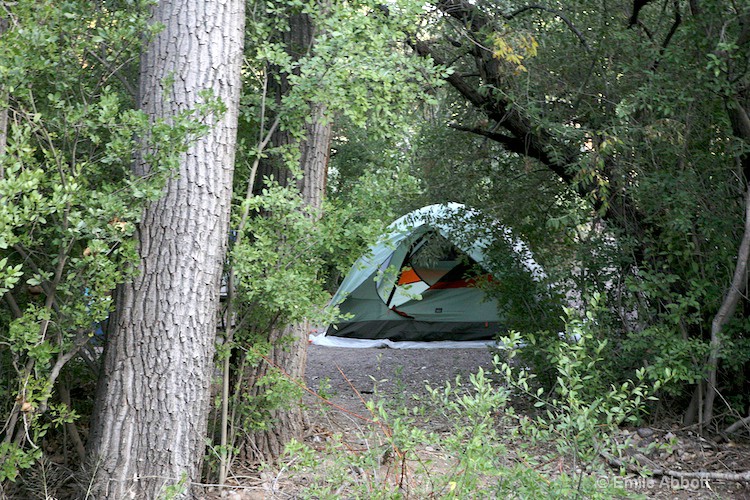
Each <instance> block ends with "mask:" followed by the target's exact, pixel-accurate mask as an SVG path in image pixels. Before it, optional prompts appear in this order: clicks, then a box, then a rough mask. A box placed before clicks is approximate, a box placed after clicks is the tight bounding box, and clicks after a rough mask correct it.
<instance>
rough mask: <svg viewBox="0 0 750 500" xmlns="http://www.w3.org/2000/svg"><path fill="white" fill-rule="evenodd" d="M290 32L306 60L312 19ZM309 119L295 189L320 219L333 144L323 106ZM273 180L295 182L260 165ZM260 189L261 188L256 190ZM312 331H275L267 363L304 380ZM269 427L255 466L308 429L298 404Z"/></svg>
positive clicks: (245, 451) (257, 440) (263, 367)
mask: <svg viewBox="0 0 750 500" xmlns="http://www.w3.org/2000/svg"><path fill="white" fill-rule="evenodd" d="M289 24H290V30H289V32H287V33H285V34H284V42H285V44H286V47H287V50H288V51H289V52H290V54H291V55H292V56H293V57H299V56H300V55H301V54H304V53H305V52H306V51H307V50H308V49H309V47H310V46H311V45H312V43H313V26H312V23H311V21H310V18H309V17H308V16H306V15H304V14H296V15H292V16H290V20H289ZM271 91H272V93H273V94H275V96H276V98H277V99H280V98H281V97H282V96H283V95H285V94H286V92H288V91H289V88H288V86H287V85H286V78H285V76H284V75H281V78H280V82H279V83H278V84H275V85H273V86H272V87H271ZM310 111H311V119H310V120H309V122H308V124H307V125H306V127H305V139H304V140H303V141H302V142H301V143H299V144H298V146H299V148H300V153H301V154H300V168H301V170H302V179H300V180H299V181H297V182H296V185H297V189H299V192H300V194H301V195H302V198H303V201H304V203H305V204H306V205H307V206H309V207H312V208H314V209H315V212H316V213H319V210H320V208H321V204H322V202H323V193H324V191H325V180H326V175H327V170H328V159H329V153H330V142H331V123H330V121H327V120H325V119H324V114H325V108H324V106H322V105H319V104H312V105H311V107H310ZM293 141H294V139H293V138H292V136H291V134H289V133H288V132H286V131H278V132H277V133H275V134H274V137H273V139H272V143H273V145H274V146H283V145H289V144H294V142H293ZM263 176H269V177H272V178H274V179H276V180H277V181H278V182H279V183H280V184H281V185H284V186H286V185H289V184H290V183H291V182H293V181H294V180H293V178H292V177H291V173H290V172H289V171H288V170H287V169H286V168H285V167H283V166H281V165H280V164H279V163H276V162H273V161H269V162H262V163H261V165H260V168H259V170H258V176H257V178H258V179H262V178H263ZM259 184H260V183H259V182H257V183H256V185H259ZM308 332H309V328H308V325H307V324H306V323H303V324H296V325H286V326H282V327H276V328H273V329H272V331H271V332H270V334H269V340H270V342H271V344H272V345H273V347H272V349H271V352H270V353H269V356H268V358H269V359H268V360H269V361H270V362H271V363H272V364H273V365H275V366H276V367H278V368H280V369H281V370H283V372H284V373H285V374H286V375H287V376H290V377H293V378H295V379H302V378H303V377H304V374H305V363H306V359H307V357H306V354H307V352H306V349H307V344H308V340H307V337H308ZM269 369H271V368H270V364H269V363H261V364H260V365H258V366H257V367H254V368H253V369H251V370H250V372H249V373H248V381H247V384H248V386H249V389H248V392H249V393H250V395H251V396H255V395H257V394H259V393H260V392H261V391H263V390H264V388H263V387H259V386H257V385H256V382H257V381H258V380H260V379H261V378H262V377H264V376H265V375H266V374H267V373H268V371H269ZM270 418H271V423H270V425H269V428H268V429H267V430H264V431H257V432H253V433H251V434H250V435H249V436H248V437H247V439H246V440H245V442H244V443H243V444H242V453H241V455H242V457H243V458H244V459H245V460H249V461H251V462H272V461H274V460H276V459H277V458H278V457H279V455H280V454H281V453H282V452H283V451H284V446H285V445H286V444H287V443H288V442H289V440H290V439H292V438H298V439H299V438H300V437H301V435H302V432H303V430H304V427H305V415H304V412H303V411H302V408H300V405H298V404H292V405H291V406H289V407H287V408H280V409H275V410H272V411H271V415H270Z"/></svg>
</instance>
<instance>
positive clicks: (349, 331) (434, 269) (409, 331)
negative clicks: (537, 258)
mask: <svg viewBox="0 0 750 500" xmlns="http://www.w3.org/2000/svg"><path fill="white" fill-rule="evenodd" d="M480 218H481V215H480V214H479V213H478V212H477V211H475V210H472V209H468V208H466V207H464V206H463V205H460V204H458V203H450V204H447V205H430V206H428V207H424V208H421V209H419V210H416V211H414V212H411V213H409V214H407V215H405V216H403V217H401V218H400V219H398V220H397V221H396V222H394V223H393V224H391V225H390V226H389V227H388V230H387V232H386V233H385V234H384V235H383V236H381V238H380V240H379V241H378V242H377V243H376V244H375V245H373V246H372V247H371V248H370V249H369V251H368V252H367V253H365V254H364V255H363V256H362V257H360V258H359V260H357V262H356V263H355V264H354V265H353V266H352V268H351V270H350V271H349V274H348V275H347V276H346V278H345V279H344V281H343V282H342V283H341V286H340V287H339V289H338V291H337V292H336V294H335V295H334V296H333V298H332V300H331V305H332V306H338V307H339V310H340V312H341V313H342V314H343V315H345V317H346V318H347V319H345V320H344V321H342V322H340V323H338V324H334V325H331V326H330V327H329V328H328V330H327V332H326V335H328V336H337V337H348V338H358V339H389V340H394V341H415V340H416V341H439V340H480V339H492V338H493V337H495V336H496V335H497V334H498V333H499V332H500V331H502V329H503V319H502V316H501V313H500V311H498V308H497V306H496V303H495V302H494V301H492V300H489V299H487V298H486V296H485V293H484V291H483V290H482V288H481V287H479V286H475V285H476V284H477V283H478V282H481V281H483V280H491V279H492V276H491V274H490V272H491V269H490V266H489V265H488V264H487V262H486V261H485V251H486V249H487V248H488V247H489V245H490V244H491V243H492V238H491V236H490V231H488V230H486V231H481V230H480V228H483V227H486V225H482V224H481V222H480ZM477 233H479V234H480V236H479V237H477ZM482 234H483V236H482ZM501 234H503V235H504V238H505V239H506V241H507V242H508V243H509V246H510V247H511V248H512V250H513V252H515V253H516V254H517V257H518V259H519V261H520V262H521V263H522V264H523V265H524V266H525V267H526V269H527V271H529V272H530V273H531V276H532V277H533V278H535V279H539V278H540V277H542V276H543V274H544V273H543V271H542V269H541V267H540V266H539V265H538V264H536V262H534V260H533V258H532V256H531V253H530V252H529V250H528V249H527V247H526V245H525V244H524V243H523V242H521V241H520V240H517V239H513V237H512V235H511V233H510V231H509V230H507V229H505V228H502V231H501Z"/></svg>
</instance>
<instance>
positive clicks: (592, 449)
mask: <svg viewBox="0 0 750 500" xmlns="http://www.w3.org/2000/svg"><path fill="white" fill-rule="evenodd" d="M567 333H568V335H567V336H566V338H567V339H571V340H565V341H562V342H560V344H559V345H558V346H557V348H556V349H555V350H554V351H551V352H550V353H549V356H548V361H549V363H551V364H552V366H553V367H554V370H555V372H556V374H557V376H556V380H557V381H556V383H555V384H554V386H553V387H552V388H549V389H547V388H544V387H543V386H537V385H535V384H534V375H533V374H532V373H530V371H529V370H528V369H525V368H519V365H520V364H519V363H517V362H515V359H516V355H517V354H518V352H519V348H520V346H521V345H522V344H523V339H522V338H521V337H520V335H518V334H516V333H511V334H510V335H509V337H507V338H505V339H504V345H505V346H506V348H505V352H504V355H500V354H498V355H496V356H495V359H494V373H487V372H485V371H483V370H482V369H480V370H479V371H478V372H477V373H475V374H472V375H471V376H470V377H469V378H468V381H463V380H461V379H460V378H459V377H457V378H456V380H455V382H454V383H448V384H446V385H445V386H444V387H440V388H432V387H429V386H428V387H427V391H428V394H429V398H428V399H429V400H428V401H426V402H423V403H421V404H418V405H416V406H412V407H409V405H408V404H403V403H402V402H401V403H399V404H397V405H394V404H392V402H389V401H388V400H387V399H385V398H383V397H378V398H376V399H375V400H374V402H373V401H370V402H367V403H366V404H367V410H368V412H369V415H370V417H369V423H368V425H366V426H363V427H361V428H360V431H359V433H360V435H359V436H357V438H356V439H355V441H353V440H352V438H351V436H348V437H347V438H346V439H345V436H343V435H341V434H336V435H333V436H332V437H331V438H330V439H328V440H327V441H326V442H325V443H323V444H322V447H321V445H318V446H317V448H316V447H314V446H312V445H310V444H307V443H301V442H296V441H295V442H292V443H291V444H290V445H289V446H288V447H287V449H286V453H285V455H284V457H283V459H282V462H281V463H282V469H283V471H284V473H285V474H288V475H290V476H291V478H292V479H295V478H298V479H302V478H304V483H305V484H306V485H307V486H306V487H305V488H304V490H303V491H302V493H301V496H302V497H303V498H320V499H325V498H331V499H333V498H341V497H346V498H388V499H390V498H607V499H608V498H613V497H620V498H622V497H628V496H632V495H631V493H629V492H627V491H625V490H624V489H622V487H621V483H618V482H617V481H608V480H606V478H608V477H609V476H610V475H611V474H612V473H613V472H612V470H611V469H610V468H609V466H608V465H607V464H606V463H605V462H604V461H602V460H601V459H600V455H601V454H602V453H606V454H608V455H609V456H620V457H622V456H623V455H625V453H624V451H625V449H626V448H627V447H628V446H630V443H628V442H625V443H620V444H617V443H616V442H615V441H614V440H613V439H611V436H612V435H613V434H614V433H615V431H616V430H617V428H618V426H619V425H620V424H624V423H634V422H636V421H637V420H638V418H639V415H640V414H641V412H643V411H644V408H645V404H646V402H647V401H649V400H650V399H654V396H653V392H654V391H655V390H657V389H658V387H659V386H660V382H656V383H655V384H653V383H648V382H646V380H645V374H644V373H643V371H639V372H638V373H637V376H636V379H635V380H633V381H628V382H627V383H625V384H622V385H620V386H618V387H615V386H610V387H608V388H607V387H605V388H602V387H595V386H594V385H591V384H590V381H591V380H592V379H593V378H595V376H596V370H597V368H598V365H599V364H600V363H601V362H602V358H601V356H600V355H601V352H602V350H603V347H604V346H603V345H602V344H601V343H600V342H597V341H596V340H595V338H594V336H593V335H592V333H591V332H590V331H589V330H588V327H587V326H586V325H585V324H584V323H581V322H571V323H570V324H569V325H568V332H567ZM516 398H518V399H516ZM515 400H524V401H531V402H533V403H534V409H533V410H531V411H525V412H520V411H519V412H517V411H516V410H515V409H514V407H513V404H512V401H515ZM425 405H429V408H427V407H426V406H425ZM428 414H431V415H435V416H436V417H438V418H440V420H441V421H444V422H446V423H447V427H443V428H442V429H441V430H440V431H434V430H433V431H430V430H427V429H425V425H424V420H425V415H428ZM352 442H355V443H356V444H352ZM603 478H605V479H604V480H603Z"/></svg>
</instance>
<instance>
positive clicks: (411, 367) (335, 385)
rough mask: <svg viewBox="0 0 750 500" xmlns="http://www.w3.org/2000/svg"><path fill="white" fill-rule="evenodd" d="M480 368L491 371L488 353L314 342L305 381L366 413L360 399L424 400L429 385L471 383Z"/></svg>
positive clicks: (309, 350)
mask: <svg viewBox="0 0 750 500" xmlns="http://www.w3.org/2000/svg"><path fill="white" fill-rule="evenodd" d="M480 367H481V368H483V369H484V370H485V371H492V354H491V353H490V350H489V349H482V348H477V349H388V348H384V349H369V348H368V349H350V348H344V347H323V346H316V345H313V344H310V346H309V347H308V350H307V370H306V374H305V379H306V381H307V385H308V387H309V388H310V389H312V390H314V391H316V392H317V391H320V390H321V389H322V390H323V392H324V393H326V394H327V395H329V396H331V397H330V400H331V401H333V402H335V403H336V404H339V405H341V406H343V407H345V408H346V409H348V410H351V411H359V412H362V411H366V409H365V408H364V407H363V405H362V400H361V399H360V396H359V395H361V396H362V397H364V398H365V399H367V398H370V397H372V395H373V393H376V392H377V393H379V394H380V395H382V396H383V397H386V398H392V397H394V396H398V397H399V398H404V399H406V400H409V399H412V397H413V396H417V397H424V396H425V395H426V390H425V385H426V384H428V383H429V384H430V385H431V386H432V387H442V386H443V385H444V384H445V383H446V382H451V383H453V382H454V381H455V380H456V376H458V375H460V376H461V378H462V379H463V380H466V379H467V378H468V376H469V374H471V373H475V372H477V371H478V370H479V368H480ZM358 393H359V395H358Z"/></svg>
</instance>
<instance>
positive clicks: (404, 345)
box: [310, 333, 498, 349]
mask: <svg viewBox="0 0 750 500" xmlns="http://www.w3.org/2000/svg"><path fill="white" fill-rule="evenodd" d="M310 342H312V343H313V344H314V345H319V346H326V347H348V348H351V349H365V348H370V349H372V348H375V349H480V348H481V349H486V348H488V347H497V345H498V344H497V342H496V341H494V340H462V341H455V340H442V341H436V342H417V341H403V342H393V341H392V340H388V339H350V338H345V337H333V336H330V337H328V336H326V334H325V333H320V334H314V333H313V334H310Z"/></svg>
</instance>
